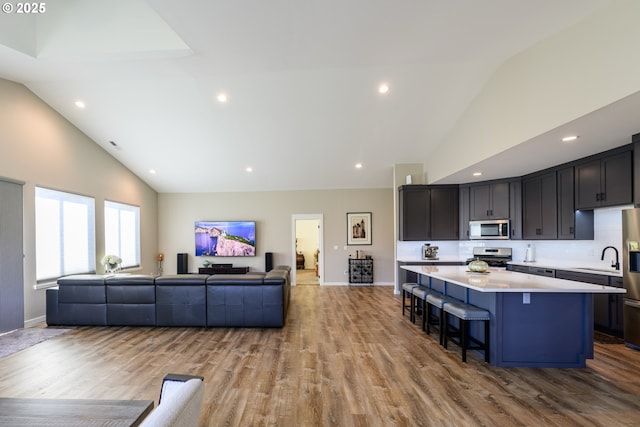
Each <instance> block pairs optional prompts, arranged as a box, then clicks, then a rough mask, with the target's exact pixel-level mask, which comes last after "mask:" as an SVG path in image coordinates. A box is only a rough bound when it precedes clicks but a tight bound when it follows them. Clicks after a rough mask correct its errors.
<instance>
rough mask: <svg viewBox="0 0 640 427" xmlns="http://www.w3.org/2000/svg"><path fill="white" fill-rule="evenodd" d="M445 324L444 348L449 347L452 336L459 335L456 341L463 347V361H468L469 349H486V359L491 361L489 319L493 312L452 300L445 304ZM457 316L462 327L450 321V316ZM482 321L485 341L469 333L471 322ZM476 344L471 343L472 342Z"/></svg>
mask: <svg viewBox="0 0 640 427" xmlns="http://www.w3.org/2000/svg"><path fill="white" fill-rule="evenodd" d="M443 312H444V326H442V327H441V328H440V329H441V330H444V342H443V346H444V348H447V339H448V338H450V337H459V340H458V342H456V341H454V340H451V341H453V342H454V343H456V344H458V345H460V347H462V361H463V362H466V361H467V350H482V351H484V361H485V362H487V363H489V329H490V328H489V320H490V319H491V314H490V313H489V311H487V310H484V309H482V308H480V307H476V306H475V305H471V304H465V303H463V302H461V301H459V302H451V303H447V304H445V305H444V308H443ZM450 315H451V316H455V317H457V318H458V319H460V327H459V328H456V327H455V326H453V325H452V324H450V323H449V316H450ZM473 321H482V322H484V342H483V341H480V340H478V339H476V338H474V337H472V336H471V335H469V322H473ZM469 341H471V342H473V344H475V345H471V344H470V342H469Z"/></svg>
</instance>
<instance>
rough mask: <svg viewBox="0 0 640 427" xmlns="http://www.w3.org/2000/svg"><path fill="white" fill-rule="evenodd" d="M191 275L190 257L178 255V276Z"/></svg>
mask: <svg viewBox="0 0 640 427" xmlns="http://www.w3.org/2000/svg"><path fill="white" fill-rule="evenodd" d="M188 273H189V255H188V254H178V274H188Z"/></svg>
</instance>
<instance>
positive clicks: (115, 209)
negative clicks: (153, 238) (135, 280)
mask: <svg viewBox="0 0 640 427" xmlns="http://www.w3.org/2000/svg"><path fill="white" fill-rule="evenodd" d="M104 246H105V248H104V249H105V252H104V253H105V255H118V256H119V257H120V258H122V265H121V266H122V268H128V267H138V266H139V265H140V208H139V207H137V206H131V205H125V204H123V203H116V202H109V201H105V202H104Z"/></svg>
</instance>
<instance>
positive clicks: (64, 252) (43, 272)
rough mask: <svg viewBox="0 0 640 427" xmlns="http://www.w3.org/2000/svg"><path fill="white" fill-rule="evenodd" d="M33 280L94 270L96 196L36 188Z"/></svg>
mask: <svg viewBox="0 0 640 427" xmlns="http://www.w3.org/2000/svg"><path fill="white" fill-rule="evenodd" d="M35 190H36V191H35V193H36V195H35V220H36V228H35V229H36V232H35V237H36V281H37V283H46V282H52V281H55V280H57V279H58V278H59V277H62V276H67V275H70V274H84V273H95V271H96V239H95V199H94V198H93V197H87V196H81V195H78V194H73V193H67V192H64V191H58V190H51V189H48V188H44V187H38V186H36V187H35Z"/></svg>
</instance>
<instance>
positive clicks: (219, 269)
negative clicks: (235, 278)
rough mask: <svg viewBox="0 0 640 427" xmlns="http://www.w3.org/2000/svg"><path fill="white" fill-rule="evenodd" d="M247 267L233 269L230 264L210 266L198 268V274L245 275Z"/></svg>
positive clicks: (247, 270)
mask: <svg viewBox="0 0 640 427" xmlns="http://www.w3.org/2000/svg"><path fill="white" fill-rule="evenodd" d="M248 272H249V267H233V266H232V265H231V264H212V265H210V266H209V267H200V268H199V269H198V273H200V274H247V273H248Z"/></svg>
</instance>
